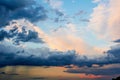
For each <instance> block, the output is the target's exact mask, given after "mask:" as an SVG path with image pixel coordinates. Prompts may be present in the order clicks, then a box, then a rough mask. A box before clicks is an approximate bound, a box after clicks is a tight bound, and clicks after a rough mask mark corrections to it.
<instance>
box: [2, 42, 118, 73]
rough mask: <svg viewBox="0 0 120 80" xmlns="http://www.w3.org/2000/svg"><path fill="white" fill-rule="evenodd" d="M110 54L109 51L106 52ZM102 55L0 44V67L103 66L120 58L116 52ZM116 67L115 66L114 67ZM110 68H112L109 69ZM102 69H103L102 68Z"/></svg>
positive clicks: (115, 62) (114, 62)
mask: <svg viewBox="0 0 120 80" xmlns="http://www.w3.org/2000/svg"><path fill="white" fill-rule="evenodd" d="M108 54H110V53H108ZM112 55H113V56H114V57H113V56H110V55H104V57H99V58H94V59H89V57H88V56H82V55H80V54H77V53H76V51H75V50H68V51H58V50H52V49H50V48H47V47H41V48H36V49H32V48H27V47H20V46H18V47H16V46H14V45H13V46H11V45H9V46H7V45H4V44H2V43H1V44H0V67H4V66H16V65H26V66H28V65H29V66H67V65H75V66H78V67H80V66H88V67H91V66H92V65H94V64H96V65H99V66H103V65H105V64H117V63H120V60H119V58H118V56H117V55H116V54H112ZM116 69H117V68H116ZM110 70H112V69H110ZM103 71H104V70H103Z"/></svg>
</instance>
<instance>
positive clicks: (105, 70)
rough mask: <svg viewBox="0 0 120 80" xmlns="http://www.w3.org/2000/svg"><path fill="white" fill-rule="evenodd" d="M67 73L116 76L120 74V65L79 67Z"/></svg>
mask: <svg viewBox="0 0 120 80" xmlns="http://www.w3.org/2000/svg"><path fill="white" fill-rule="evenodd" d="M65 72H68V73H85V74H93V75H104V76H105V75H117V74H120V64H109V65H103V66H100V67H80V68H75V69H72V68H70V69H68V70H66V71H65Z"/></svg>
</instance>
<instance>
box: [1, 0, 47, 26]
mask: <svg viewBox="0 0 120 80" xmlns="http://www.w3.org/2000/svg"><path fill="white" fill-rule="evenodd" d="M0 12H1V13H0V27H2V26H5V25H6V24H8V23H9V21H11V20H17V19H22V18H24V19H27V20H29V21H31V22H37V21H39V20H45V19H46V18H47V15H46V10H45V9H44V7H43V6H41V5H37V4H36V1H35V0H30V1H28V0H20V1H18V0H12V1H9V0H2V1H0Z"/></svg>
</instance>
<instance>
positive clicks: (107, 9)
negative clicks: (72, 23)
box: [88, 0, 120, 41]
mask: <svg viewBox="0 0 120 80" xmlns="http://www.w3.org/2000/svg"><path fill="white" fill-rule="evenodd" d="M94 1H95V2H98V3H97V4H98V5H97V6H96V7H95V8H93V13H92V14H91V19H90V23H89V25H88V26H89V29H91V30H92V31H94V32H95V34H96V35H97V36H98V37H99V38H102V39H106V40H108V41H114V40H117V39H120V36H119V35H120V33H119V31H120V27H119V25H120V24H119V22H120V15H119V13H120V9H119V7H120V5H119V3H120V1H119V0H116V1H114V0H94Z"/></svg>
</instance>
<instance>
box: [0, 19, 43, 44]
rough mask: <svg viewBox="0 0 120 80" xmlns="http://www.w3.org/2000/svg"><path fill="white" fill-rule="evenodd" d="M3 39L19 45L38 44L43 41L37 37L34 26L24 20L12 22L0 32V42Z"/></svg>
mask: <svg viewBox="0 0 120 80" xmlns="http://www.w3.org/2000/svg"><path fill="white" fill-rule="evenodd" d="M4 39H9V40H12V42H13V43H15V44H19V43H20V42H39V43H44V41H43V40H42V39H41V38H40V37H39V34H38V32H37V31H36V30H35V26H33V24H31V23H30V22H29V21H26V20H24V19H23V20H13V21H11V22H10V25H8V26H6V27H5V28H2V29H1V30H0V41H3V40H4Z"/></svg>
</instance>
